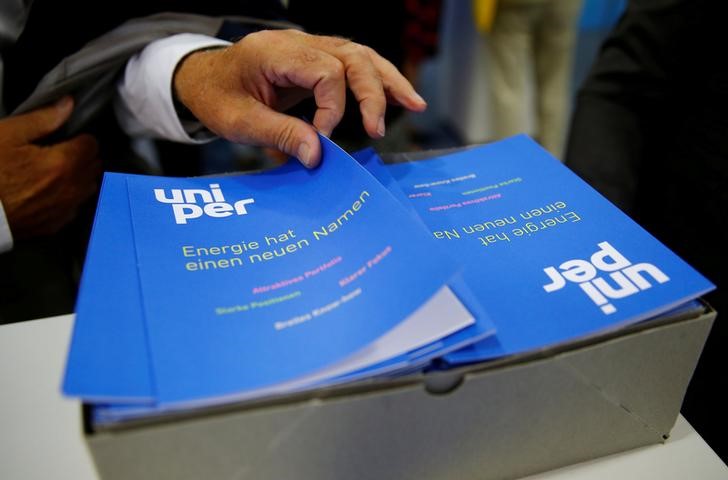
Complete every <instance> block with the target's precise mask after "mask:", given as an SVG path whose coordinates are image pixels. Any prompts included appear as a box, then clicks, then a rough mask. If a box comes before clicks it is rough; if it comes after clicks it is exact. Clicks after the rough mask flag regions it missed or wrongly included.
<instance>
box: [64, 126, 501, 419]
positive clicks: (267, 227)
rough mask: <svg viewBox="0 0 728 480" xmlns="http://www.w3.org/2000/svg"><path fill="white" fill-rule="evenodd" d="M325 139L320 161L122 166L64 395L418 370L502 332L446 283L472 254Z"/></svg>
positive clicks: (236, 394) (94, 256)
mask: <svg viewBox="0 0 728 480" xmlns="http://www.w3.org/2000/svg"><path fill="white" fill-rule="evenodd" d="M322 146H323V148H324V161H323V164H322V166H321V167H320V168H319V169H317V170H313V171H311V170H305V169H303V168H302V167H300V166H299V165H297V164H296V163H293V162H291V163H289V165H287V166H284V167H282V168H279V169H277V170H275V171H272V172H266V173H262V174H255V175H245V176H235V177H233V176H231V177H219V178H214V179H210V178H196V179H172V178H160V177H143V176H131V175H119V174H110V175H107V176H106V178H105V181H104V186H103V190H102V195H101V198H100V201H99V208H98V212H97V219H96V222H95V226H94V232H93V238H92V242H91V244H90V247H89V253H88V257H87V265H86V267H85V270H84V279H83V283H82V289H81V294H80V296H79V301H78V306H77V311H78V319H77V323H76V327H75V329H74V338H73V342H72V346H71V351H70V353H69V361H68V366H67V372H66V378H65V382H64V392H65V393H67V394H69V395H74V396H80V397H81V398H84V399H85V400H89V401H93V402H111V403H112V404H114V405H115V406H111V407H104V410H105V411H106V412H111V416H113V415H114V412H124V411H125V410H128V408H127V407H125V406H123V405H128V404H129V403H131V402H135V401H137V402H138V401H142V402H143V401H146V402H147V403H148V405H149V407H144V408H151V409H155V408H160V407H161V408H165V407H179V406H190V405H200V404H208V403H216V402H220V401H227V400H234V399H245V398H251V397H254V396H260V395H269V394H282V393H287V392H290V391H294V390H298V389H302V388H310V387H312V386H319V385H326V384H330V383H336V382H340V381H344V380H347V381H348V380H352V379H356V378H360V377H362V376H364V375H367V376H368V375H372V374H383V373H393V372H396V371H397V370H399V369H403V368H412V366H413V365H422V364H425V363H426V362H428V361H430V360H431V359H432V358H434V357H436V356H439V355H442V354H443V353H446V352H449V351H452V350H454V349H457V348H461V347H462V346H464V345H467V344H469V343H472V342H473V341H475V340H476V339H480V338H483V337H484V336H486V335H488V334H490V333H492V325H489V324H488V326H487V328H484V327H483V325H474V321H473V318H472V316H471V315H470V313H469V312H468V311H467V309H465V308H464V307H463V306H462V304H461V303H460V301H459V300H458V299H457V298H456V296H455V295H453V294H452V293H451V292H450V290H449V289H448V288H446V287H443V285H444V284H445V283H446V282H447V281H448V280H450V279H451V278H452V277H453V275H454V274H455V273H456V270H457V266H456V265H455V264H454V263H452V262H451V261H449V259H448V258H447V257H445V256H444V255H441V254H437V253H433V250H434V249H435V248H434V247H435V242H434V241H433V240H432V239H431V238H429V236H428V235H426V234H423V230H422V228H421V226H420V225H418V224H417V222H415V221H413V220H412V218H411V216H410V214H408V213H407V212H406V211H405V210H404V209H403V208H402V207H401V206H400V205H399V204H398V203H397V202H396V200H395V199H393V198H392V196H391V195H390V194H389V193H388V192H387V190H386V189H384V188H383V187H382V186H381V185H380V184H379V183H377V182H376V181H375V180H374V179H373V178H372V177H371V176H370V175H369V174H367V173H366V172H365V171H364V170H363V169H361V167H359V166H358V165H356V163H355V162H354V161H353V160H352V159H351V158H350V157H348V155H346V154H345V153H344V152H343V151H341V150H340V149H338V147H336V146H335V145H333V144H332V143H330V142H328V141H327V140H322ZM112 244H113V245H114V247H113V249H110V247H109V246H110V245H112ZM124 246H127V248H124ZM423 259H426V261H423ZM110 325H111V330H112V331H114V329H117V330H122V331H123V332H124V333H123V335H121V336H118V337H116V338H115V339H114V338H113V337H112V335H110V334H109V333H108V331H109V329H110V328H109V326H110ZM475 327H478V328H475ZM115 340H116V341H115ZM101 345H103V348H102V347H101ZM128 355H134V359H133V360H131V361H130V360H129V358H130V357H129V356H128ZM149 402H153V403H149ZM119 415H121V416H123V413H120V414H119Z"/></svg>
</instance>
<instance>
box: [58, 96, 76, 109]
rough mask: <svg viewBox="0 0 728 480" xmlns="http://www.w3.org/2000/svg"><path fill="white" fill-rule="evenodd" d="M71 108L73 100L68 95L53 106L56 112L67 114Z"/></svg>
mask: <svg viewBox="0 0 728 480" xmlns="http://www.w3.org/2000/svg"><path fill="white" fill-rule="evenodd" d="M72 106H73V100H72V99H71V97H70V96H68V95H66V96H65V97H63V98H61V99H60V100H58V101H57V102H56V104H55V107H56V110H58V111H59V112H60V113H65V112H67V111H68V110H69V109H70V108H71V107H72Z"/></svg>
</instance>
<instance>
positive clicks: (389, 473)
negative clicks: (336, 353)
mask: <svg viewBox="0 0 728 480" xmlns="http://www.w3.org/2000/svg"><path fill="white" fill-rule="evenodd" d="M714 318H715V312H714V311H713V310H712V309H711V308H710V307H709V306H705V307H704V308H702V307H701V308H698V309H693V310H692V311H689V312H683V313H681V314H677V315H673V316H671V317H666V318H661V319H657V320H651V321H648V322H643V323H640V324H638V325H634V326H632V327H629V328H627V329H623V330H619V331H618V332H613V333H611V334H606V335H602V336H600V337H598V338H592V339H588V340H585V341H581V342H576V343H571V344H569V345H566V346H563V347H560V348H552V349H545V350H543V351H539V352H536V353H531V354H529V355H521V356H515V357H510V358H506V359H501V360H498V361H495V362H488V363H484V364H478V365H472V366H469V367H467V368H461V369H458V370H454V371H448V372H431V373H429V374H426V375H418V376H412V377H407V378H401V379H397V380H391V381H376V382H375V381H370V382H363V383H358V384H356V385H351V386H345V387H338V388H329V389H323V390H317V391H313V392H306V393H304V394H298V395H295V396H291V397H287V398H283V399H271V400H261V401H257V402H247V403H241V404H237V405H230V406H225V407H218V408H208V409H206V410H197V411H193V412H187V413H184V414H177V415H175V416H168V417H159V418H150V419H145V420H143V421H134V422H127V423H125V424H121V425H115V426H107V427H105V428H103V429H94V427H93V426H92V425H88V424H87V426H86V427H87V434H86V439H87V441H88V445H89V447H90V450H91V452H92V455H93V458H94V461H95V463H96V466H97V469H98V471H99V474H100V475H101V477H102V478H103V479H121V478H125V479H126V478H134V479H147V478H148V479H155V480H157V479H162V478H174V479H178V480H184V479H200V478H210V479H223V478H230V479H232V478H234V479H255V480H267V479H270V480H305V479H312V480H313V479H315V480H342V479H346V480H356V479H367V480H370V479H375V478H376V479H398V480H407V479H412V480H415V479H416V480H423V479H448V480H450V479H458V480H466V479H506V478H518V477H521V476H524V475H528V474H532V473H536V472H540V471H545V470H550V469H553V468H557V467H560V466H563V465H568V464H572V463H576V462H580V461H583V460H587V459H590V458H594V457H598V456H602V455H608V454H611V453H615V452H619V451H623V450H627V449H631V448H634V447H639V446H642V445H648V444H653V443H659V442H663V441H664V440H665V439H666V438H667V437H668V435H669V432H670V429H671V428H672V426H673V425H674V423H675V420H676V418H677V415H678V413H679V411H680V406H681V403H682V399H683V396H684V394H685V390H686V388H687V385H688V382H689V380H690V377H691V375H692V372H693V370H694V368H695V365H696V363H697V360H698V358H699V356H700V352H701V350H702V347H703V344H704V342H705V339H706V337H707V335H708V333H709V331H710V327H711V325H712V323H713V320H714Z"/></svg>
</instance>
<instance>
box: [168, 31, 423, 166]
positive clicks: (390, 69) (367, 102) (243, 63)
mask: <svg viewBox="0 0 728 480" xmlns="http://www.w3.org/2000/svg"><path fill="white" fill-rule="evenodd" d="M173 83H174V89H175V93H176V95H177V98H178V99H179V100H180V101H181V102H182V103H183V104H184V105H185V106H186V107H187V108H188V109H189V110H190V111H191V112H192V113H193V114H194V115H195V116H196V117H197V119H198V120H200V121H201V122H202V123H203V124H204V125H205V126H206V127H207V128H209V129H210V130H212V131H213V132H214V133H216V134H217V135H220V136H221V137H224V138H226V139H228V140H230V141H233V142H237V143H248V144H253V145H261V146H267V147H274V148H277V149H279V150H281V151H283V152H285V153H287V154H289V155H293V156H296V157H298V159H299V160H300V161H301V162H302V163H303V164H304V165H306V166H308V167H314V166H316V165H317V164H318V163H319V161H320V159H321V145H320V143H319V140H318V137H317V135H316V130H318V131H319V132H321V133H323V134H324V135H327V136H328V135H330V134H331V131H332V130H333V129H334V127H335V126H336V125H337V124H338V123H339V121H340V120H341V117H342V115H343V114H344V103H345V99H346V87H347V85H348V87H349V88H350V89H351V91H352V92H353V93H354V96H355V98H356V99H357V101H358V102H359V110H360V111H361V115H362V121H363V124H364V129H365V130H366V132H367V133H368V134H369V136H371V137H372V138H380V137H382V136H384V133H385V125H384V113H385V110H386V104H387V101H389V102H390V103H394V104H398V105H402V106H403V107H405V108H407V109H409V110H412V111H418V112H419V111H422V110H424V109H425V108H426V107H427V104H426V103H425V101H424V100H423V99H422V98H421V97H420V96H419V95H417V93H416V92H415V90H414V89H413V88H412V85H410V83H409V82H408V81H407V80H406V79H405V78H404V77H403V76H402V75H401V74H400V73H399V72H398V71H397V69H396V68H395V67H394V65H392V64H391V63H389V62H388V61H387V60H385V59H384V58H382V57H381V56H379V55H378V54H377V53H376V52H375V51H374V50H372V49H371V48H369V47H365V46H363V45H359V44H357V43H354V42H351V41H349V40H346V39H342V38H336V37H325V36H317V35H309V34H307V33H303V32H300V31H298V30H265V31H261V32H256V33H252V34H250V35H247V36H246V37H244V38H243V39H242V40H240V41H239V42H237V43H235V44H233V45H231V46H229V47H227V48H222V49H213V50H203V51H199V52H194V53H192V54H190V55H189V56H187V57H186V58H185V59H184V60H183V61H182V63H181V64H180V65H179V67H178V68H177V71H176V72H175V77H174V81H173ZM311 92H312V93H313V96H314V99H315V102H316V107H317V110H316V114H315V115H314V118H313V127H312V126H311V125H309V124H307V123H306V122H304V121H303V120H300V119H298V118H294V117H292V116H290V115H285V114H283V113H280V112H281V111H284V110H286V109H287V108H289V107H291V106H293V105H294V104H295V103H297V102H298V101H300V100H302V99H303V98H305V97H306V96H309V95H310V94H311ZM314 127H315V128H314Z"/></svg>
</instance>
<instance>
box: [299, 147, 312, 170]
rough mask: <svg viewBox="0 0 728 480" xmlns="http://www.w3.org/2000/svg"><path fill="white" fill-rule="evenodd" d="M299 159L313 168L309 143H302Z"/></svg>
mask: <svg viewBox="0 0 728 480" xmlns="http://www.w3.org/2000/svg"><path fill="white" fill-rule="evenodd" d="M298 159H299V160H300V161H301V163H302V164H304V165H305V166H307V167H310V166H311V147H309V146H308V144H307V143H302V144H301V146H300V147H298Z"/></svg>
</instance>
